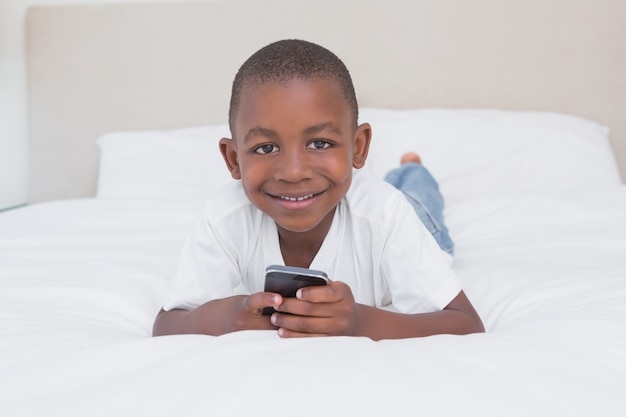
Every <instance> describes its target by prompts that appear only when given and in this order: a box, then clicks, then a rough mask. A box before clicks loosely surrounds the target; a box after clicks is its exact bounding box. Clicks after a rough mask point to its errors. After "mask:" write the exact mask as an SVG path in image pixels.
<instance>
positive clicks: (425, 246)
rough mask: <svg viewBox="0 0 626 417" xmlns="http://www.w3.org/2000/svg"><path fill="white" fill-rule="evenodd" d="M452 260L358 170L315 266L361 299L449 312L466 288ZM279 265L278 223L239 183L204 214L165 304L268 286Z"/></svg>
mask: <svg viewBox="0 0 626 417" xmlns="http://www.w3.org/2000/svg"><path fill="white" fill-rule="evenodd" d="M450 259H451V258H450V256H449V255H448V254H446V253H445V252H443V251H442V250H441V249H440V248H439V246H438V245H437V243H436V242H435V240H434V239H433V237H432V236H431V235H430V233H429V232H428V231H427V230H426V228H425V227H424V225H423V224H422V222H421V221H420V220H419V219H418V217H417V215H416V214H415V212H414V211H413V208H412V207H411V205H410V204H409V203H408V202H407V201H406V199H405V197H404V195H403V194H402V193H401V192H400V191H398V190H396V189H395V188H394V187H393V186H391V185H389V184H387V183H386V182H384V181H382V180H379V179H376V178H374V177H372V176H370V175H368V174H366V173H361V172H355V174H354V177H353V180H352V185H351V187H350V190H349V191H348V193H347V195H346V196H345V197H344V198H343V199H342V200H341V202H340V203H339V204H338V206H337V209H336V210H335V215H334V218H333V223H332V225H331V227H330V230H329V231H328V235H327V236H326V238H325V240H324V243H323V244H322V246H321V248H320V250H319V252H318V253H317V255H316V256H315V258H314V259H313V262H312V263H311V265H310V268H312V269H317V270H321V271H324V272H326V273H327V274H328V277H329V278H330V279H331V280H336V281H343V282H345V283H347V284H348V285H349V286H350V288H351V290H352V293H353V295H354V299H355V301H356V302H357V303H361V304H366V305H370V306H375V307H379V308H388V309H392V310H396V311H400V312H402V313H420V312H430V311H438V310H441V309H443V308H444V307H445V306H446V305H448V304H449V303H450V301H452V299H453V298H454V297H455V296H456V295H457V294H458V293H459V292H460V291H461V286H460V284H459V282H458V280H457V278H456V275H455V273H454V271H453V270H452V268H451V265H450ZM271 264H280V265H284V261H283V258H282V254H281V251H280V246H279V241H278V231H277V228H276V224H275V223H274V221H273V220H272V219H271V218H270V217H269V216H267V215H266V214H264V213H263V212H261V211H260V210H258V209H257V208H256V207H255V206H254V205H252V203H250V201H249V200H248V199H247V197H246V196H245V194H244V191H243V189H242V187H241V183H240V181H236V182H233V183H231V184H229V185H228V186H226V187H225V188H223V189H222V190H221V191H220V192H219V193H217V194H216V195H215V196H214V198H212V199H211V201H210V202H209V203H208V204H207V205H206V206H205V208H204V209H203V211H202V213H201V215H200V217H199V218H198V219H197V221H196V223H195V226H194V228H193V230H192V233H191V235H190V236H189V238H188V240H187V242H186V244H185V246H184V248H183V251H182V254H181V258H180V264H179V268H178V272H177V275H176V277H175V279H174V280H173V282H172V285H171V288H170V291H169V293H168V295H167V297H166V301H165V303H164V307H163V308H164V309H165V310H171V309H174V308H182V309H193V308H195V307H197V306H199V305H201V304H203V303H205V302H207V301H209V300H213V299H219V298H225V297H229V296H232V295H235V294H250V293H255V292H260V291H263V287H264V282H265V276H264V274H265V268H266V267H267V266H268V265H271Z"/></svg>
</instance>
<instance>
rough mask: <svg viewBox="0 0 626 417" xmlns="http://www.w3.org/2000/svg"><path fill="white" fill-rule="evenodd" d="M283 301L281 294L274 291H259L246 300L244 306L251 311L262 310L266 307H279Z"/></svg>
mask: <svg viewBox="0 0 626 417" xmlns="http://www.w3.org/2000/svg"><path fill="white" fill-rule="evenodd" d="M282 302H283V298H282V297H281V295H280V294H276V293H273V292H257V293H254V294H250V295H249V296H247V297H246V298H245V300H244V308H245V309H246V310H248V311H250V312H260V311H262V310H263V309H264V308H265V307H277V306H279V305H280V304H281V303H282Z"/></svg>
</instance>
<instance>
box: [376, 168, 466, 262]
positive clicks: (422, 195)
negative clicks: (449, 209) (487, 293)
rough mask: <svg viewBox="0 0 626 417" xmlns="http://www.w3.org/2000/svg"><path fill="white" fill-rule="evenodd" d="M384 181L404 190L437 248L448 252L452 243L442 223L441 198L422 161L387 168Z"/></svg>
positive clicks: (437, 186)
mask: <svg viewBox="0 0 626 417" xmlns="http://www.w3.org/2000/svg"><path fill="white" fill-rule="evenodd" d="M385 181H387V182H388V183H389V184H391V185H393V186H394V187H396V188H397V189H398V190H400V191H402V192H403V193H404V196H405V197H406V199H407V200H408V201H409V203H411V206H413V209H414V210H415V213H416V214H417V217H419V218H420V220H421V221H422V223H424V225H425V226H426V228H427V229H428V231H429V232H430V234H432V235H433V237H434V238H435V240H436V241H437V243H438V244H439V247H441V249H443V250H444V251H446V252H448V253H449V254H451V255H452V254H453V253H454V242H452V239H451V238H450V234H449V233H448V229H447V228H446V225H445V224H444V222H443V197H442V196H441V193H440V192H439V185H438V184H437V181H436V180H435V179H434V178H433V176H432V175H431V174H430V172H428V170H427V169H426V168H425V167H424V166H423V165H422V164H416V163H412V162H410V163H406V164H404V165H401V166H400V167H398V168H395V169H393V170H391V171H389V173H387V175H386V176H385Z"/></svg>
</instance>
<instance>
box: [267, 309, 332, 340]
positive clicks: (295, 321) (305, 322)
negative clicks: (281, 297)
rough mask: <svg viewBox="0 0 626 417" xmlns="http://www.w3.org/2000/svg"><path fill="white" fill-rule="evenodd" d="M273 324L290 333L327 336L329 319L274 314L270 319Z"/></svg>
mask: <svg viewBox="0 0 626 417" xmlns="http://www.w3.org/2000/svg"><path fill="white" fill-rule="evenodd" d="M270 321H271V323H272V324H273V325H274V326H276V327H278V328H281V329H283V331H288V332H290V333H306V334H312V335H316V334H317V335H320V334H326V333H327V331H326V330H327V329H328V325H329V323H328V319H327V318H324V317H306V316H296V315H293V314H281V313H274V314H272V316H271V318H270Z"/></svg>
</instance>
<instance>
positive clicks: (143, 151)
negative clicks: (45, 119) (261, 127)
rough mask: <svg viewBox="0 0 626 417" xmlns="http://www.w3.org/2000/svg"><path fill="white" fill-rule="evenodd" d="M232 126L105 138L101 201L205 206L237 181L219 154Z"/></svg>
mask: <svg viewBox="0 0 626 417" xmlns="http://www.w3.org/2000/svg"><path fill="white" fill-rule="evenodd" d="M229 136H230V131H229V129H228V125H226V124H224V125H215V126H206V127H197V128H187V129H176V130H170V131H134V132H133V131H130V132H114V133H109V134H106V135H103V136H101V137H100V138H98V140H97V143H98V146H99V148H100V167H99V173H98V188H97V194H96V197H97V198H101V199H157V200H168V201H180V202H186V203H187V202H190V203H201V202H204V201H206V200H207V199H208V197H209V196H210V195H211V194H212V193H213V192H214V191H215V190H217V189H218V188H219V187H221V186H222V185H223V184H225V183H227V182H228V181H232V179H231V176H230V173H229V172H228V169H227V168H226V164H225V163H224V160H223V158H222V154H221V153H220V151H219V144H218V142H219V140H220V138H222V137H229Z"/></svg>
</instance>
